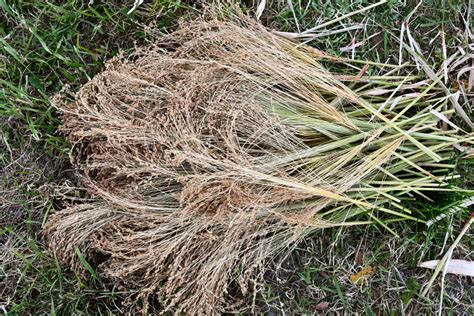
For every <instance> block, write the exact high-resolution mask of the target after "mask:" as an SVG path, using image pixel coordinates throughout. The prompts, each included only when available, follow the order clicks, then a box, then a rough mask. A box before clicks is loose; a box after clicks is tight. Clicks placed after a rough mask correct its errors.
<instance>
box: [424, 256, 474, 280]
mask: <svg viewBox="0 0 474 316" xmlns="http://www.w3.org/2000/svg"><path fill="white" fill-rule="evenodd" d="M438 263H439V260H430V261H425V262H422V263H420V265H419V267H420V268H428V269H432V270H433V269H436V267H437V266H438ZM446 272H447V273H451V274H458V275H468V276H474V261H466V260H460V259H451V260H450V261H449V262H448V267H447V268H446Z"/></svg>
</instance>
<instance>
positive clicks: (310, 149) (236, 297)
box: [45, 17, 474, 314]
mask: <svg viewBox="0 0 474 316" xmlns="http://www.w3.org/2000/svg"><path fill="white" fill-rule="evenodd" d="M322 58H323V57H322V56H321V54H320V53H318V52H317V51H316V50H314V49H312V48H310V47H307V46H305V45H296V44H295V43H293V42H291V41H289V40H287V39H285V38H283V37H279V36H278V35H275V34H272V33H271V32H269V31H267V30H266V29H265V28H264V27H263V26H261V25H260V24H258V23H256V22H254V21H252V20H250V19H247V18H245V17H240V18H235V17H234V18H231V19H230V20H229V19H227V20H221V19H217V18H214V19H211V20H210V21H198V22H191V23H188V24H184V25H182V26H180V27H179V28H178V30H177V31H175V32H174V33H172V34H170V35H166V36H159V37H158V38H157V41H156V43H155V44H154V45H152V46H149V47H143V48H138V49H136V51H135V52H134V53H132V54H130V55H128V56H126V57H117V58H114V59H112V60H111V61H109V63H108V66H107V69H106V70H105V71H103V72H102V73H100V74H99V75H97V76H96V77H95V78H93V79H92V80H91V81H89V82H88V83H87V84H86V85H84V86H83V88H82V89H81V90H80V91H79V92H78V94H77V96H76V98H75V101H74V102H72V103H69V104H58V105H59V106H60V107H61V108H62V110H63V111H64V115H63V118H62V119H63V120H62V121H63V125H62V127H61V129H62V131H63V132H64V134H65V135H66V137H67V139H68V140H69V141H70V142H71V144H72V146H73V149H72V151H71V154H72V156H73V158H74V162H75V164H76V165H77V167H78V168H79V169H80V170H81V172H82V175H83V182H84V186H85V187H86V188H87V189H88V191H89V193H90V194H91V195H93V196H94V197H95V199H94V200H91V201H90V202H88V203H85V204H79V205H73V206H70V207H68V208H66V209H65V210H61V211H59V212H56V213H55V214H54V215H53V216H52V217H51V218H50V220H49V223H48V226H47V228H46V230H45V234H46V236H47V237H48V241H49V245H50V248H51V250H52V251H53V252H54V253H55V254H56V255H57V256H58V257H59V258H61V259H62V260H63V261H64V262H68V263H70V265H71V266H72V267H74V268H75V269H77V270H83V269H84V267H83V265H81V262H80V261H79V260H78V257H77V256H76V255H75V253H76V252H75V249H76V248H78V249H80V250H81V252H82V254H84V256H85V258H86V259H87V260H88V261H89V262H91V263H92V264H94V265H95V266H94V269H95V271H97V273H98V275H100V276H101V277H105V278H108V279H110V280H111V281H112V282H114V283H115V284H117V285H119V286H123V287H126V288H128V289H136V290H138V291H139V292H140V293H141V294H142V296H144V297H147V296H149V295H156V297H157V298H158V299H159V301H160V302H161V303H162V305H163V307H164V308H165V309H166V310H170V311H174V312H189V313H196V314H215V313H219V312H224V311H228V312H230V311H235V310H237V309H238V308H239V307H240V306H241V305H242V302H243V301H242V300H241V299H242V298H243V297H244V295H246V294H247V293H248V292H251V293H254V294H255V293H257V292H258V290H259V287H260V284H261V277H262V275H263V272H264V271H265V265H266V263H267V262H268V260H269V259H270V258H272V257H273V256H274V255H276V254H279V253H281V252H283V251H288V249H289V248H290V247H291V246H292V245H293V244H294V243H295V242H296V241H298V240H300V239H301V238H302V237H304V236H306V235H308V234H310V233H312V232H314V231H315V230H317V229H321V228H325V227H333V226H340V225H358V224H367V223H378V224H381V225H383V226H384V227H386V228H387V229H388V230H389V231H391V229H390V227H389V223H390V222H393V221H399V220H419V219H417V214H416V213H414V210H409V209H406V208H405V207H403V206H402V204H401V202H402V200H403V199H406V198H408V199H410V198H412V197H414V196H416V197H419V198H421V199H430V196H429V191H449V190H456V189H457V188H455V187H451V186H450V179H453V178H456V177H457V175H456V174H454V173H453V172H452V170H451V169H450V168H449V167H446V165H447V164H448V162H447V161H448V160H450V159H451V158H452V156H453V155H454V151H455V149H454V147H453V145H455V144H462V145H463V146H469V145H470V144H472V143H473V142H474V137H473V135H472V134H468V133H467V132H464V133H463V132H462V131H456V130H450V129H440V128H438V127H437V126H438V121H439V116H436V115H434V114H433V111H437V112H436V113H441V114H444V115H446V114H452V113H453V112H454V110H452V109H446V108H445V106H446V105H448V104H449V103H448V102H449V100H448V99H447V98H446V97H445V95H444V94H443V93H444V91H443V90H440V89H438V88H437V86H435V85H434V84H432V82H431V81H429V80H427V79H426V78H422V77H420V76H410V77H408V78H400V77H397V76H395V75H386V76H379V77H378V78H375V79H373V78H370V77H364V76H362V77H360V78H359V79H357V80H356V79H354V78H352V79H348V80H347V81H346V82H345V81H341V77H340V76H336V75H333V74H332V73H330V72H329V71H328V70H326V69H325V67H323V65H322V63H320V62H321V59H322ZM324 62H326V63H327V62H334V63H337V62H339V61H338V59H337V58H334V59H328V58H324ZM397 67H398V66H397ZM342 80H344V79H342ZM401 82H403V83H402V84H401ZM420 82H423V84H418V83H420ZM370 91H382V93H379V94H374V93H369V92H370ZM395 100H396V102H395Z"/></svg>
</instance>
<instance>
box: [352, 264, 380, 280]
mask: <svg viewBox="0 0 474 316" xmlns="http://www.w3.org/2000/svg"><path fill="white" fill-rule="evenodd" d="M374 273H375V269H374V268H372V267H371V266H367V267H365V268H363V269H362V270H360V271H359V272H358V273H356V274H353V275H351V277H350V279H351V282H352V283H354V284H356V283H358V282H359V281H360V280H367V279H368V278H370V277H371V276H372V275H374Z"/></svg>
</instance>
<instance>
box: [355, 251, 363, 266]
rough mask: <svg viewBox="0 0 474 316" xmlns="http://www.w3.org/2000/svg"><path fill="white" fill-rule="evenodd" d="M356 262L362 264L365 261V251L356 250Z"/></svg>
mask: <svg viewBox="0 0 474 316" xmlns="http://www.w3.org/2000/svg"><path fill="white" fill-rule="evenodd" d="M355 263H356V264H358V265H362V264H363V263H364V251H363V250H359V251H357V252H356V255H355Z"/></svg>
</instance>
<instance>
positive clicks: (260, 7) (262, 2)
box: [256, 0, 267, 20]
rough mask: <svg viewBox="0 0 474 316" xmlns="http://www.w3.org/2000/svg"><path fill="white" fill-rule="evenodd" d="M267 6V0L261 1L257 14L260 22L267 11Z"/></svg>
mask: <svg viewBox="0 0 474 316" xmlns="http://www.w3.org/2000/svg"><path fill="white" fill-rule="evenodd" d="M266 5H267V1H266V0H262V1H260V3H259V4H258V7H257V13H256V16H257V20H260V17H261V16H262V13H263V11H264V10H265V6H266Z"/></svg>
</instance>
